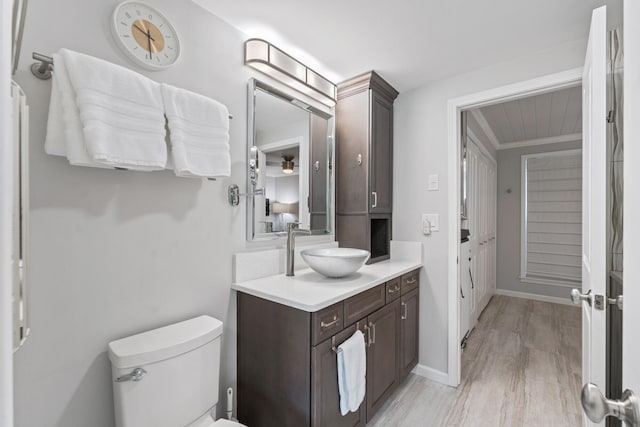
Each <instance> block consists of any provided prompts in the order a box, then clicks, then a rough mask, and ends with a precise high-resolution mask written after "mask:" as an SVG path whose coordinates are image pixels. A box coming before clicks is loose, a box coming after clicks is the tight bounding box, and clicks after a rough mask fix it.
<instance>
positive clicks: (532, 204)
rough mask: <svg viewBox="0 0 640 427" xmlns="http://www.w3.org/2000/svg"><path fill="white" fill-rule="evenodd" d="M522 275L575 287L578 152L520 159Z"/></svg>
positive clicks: (579, 214)
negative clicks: (523, 227) (521, 178)
mask: <svg viewBox="0 0 640 427" xmlns="http://www.w3.org/2000/svg"><path fill="white" fill-rule="evenodd" d="M523 169H524V170H523V172H524V176H523V181H524V182H525V183H526V191H523V197H524V200H523V205H524V206H523V208H524V211H525V212H526V215H525V220H524V221H523V226H525V227H526V228H525V230H524V232H523V233H522V234H523V237H524V238H525V239H526V242H525V244H524V245H523V246H524V248H525V251H523V252H524V253H523V256H525V257H526V258H525V259H524V260H523V261H522V266H523V268H524V269H525V271H524V272H523V273H524V274H523V277H524V278H528V279H541V280H542V281H545V282H546V281H549V282H558V284H560V285H562V284H568V285H573V284H577V283H580V281H581V277H582V265H581V256H582V152H581V150H570V151H558V152H553V153H543V154H539V155H538V154H536V155H528V156H523Z"/></svg>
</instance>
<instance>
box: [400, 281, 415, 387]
mask: <svg viewBox="0 0 640 427" xmlns="http://www.w3.org/2000/svg"><path fill="white" fill-rule="evenodd" d="M418 298H419V294H418V290H417V289H416V290H414V291H411V292H409V293H407V294H406V295H402V297H401V298H400V381H402V380H404V379H405V378H406V377H407V375H409V373H410V372H411V370H412V369H413V368H414V367H415V366H416V365H417V364H418V336H419V335H418V334H419V327H418V324H419V322H418Z"/></svg>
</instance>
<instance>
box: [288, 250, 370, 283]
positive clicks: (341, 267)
mask: <svg viewBox="0 0 640 427" xmlns="http://www.w3.org/2000/svg"><path fill="white" fill-rule="evenodd" d="M300 255H302V259H304V261H305V262H306V263H307V264H308V265H309V267H311V268H312V269H313V270H314V271H316V272H318V273H320V274H322V275H323V276H327V277H344V276H348V275H349V274H351V273H355V272H356V271H358V270H359V269H360V267H362V266H363V265H364V263H365V262H367V260H368V259H369V256H370V255H371V253H370V252H369V251H365V250H363V249H354V248H325V249H305V250H303V251H301V252H300Z"/></svg>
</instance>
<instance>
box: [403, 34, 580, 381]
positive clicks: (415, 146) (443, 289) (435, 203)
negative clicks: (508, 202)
mask: <svg viewBox="0 0 640 427" xmlns="http://www.w3.org/2000/svg"><path fill="white" fill-rule="evenodd" d="M585 46H586V41H585V40H577V41H575V42H571V43H568V44H564V45H560V46H558V47H557V48H554V49H553V50H549V51H545V52H539V53H535V54H529V55H527V56H523V57H522V58H520V59H518V60H514V61H510V62H506V63H502V64H497V65H494V66H491V67H487V68H483V69H480V70H477V71H474V72H471V73H466V74H463V75H459V76H456V77H453V78H450V79H446V80H443V81H439V82H435V83H433V84H429V85H426V86H424V87H421V88H418V89H415V90H412V91H409V92H404V93H401V94H400V96H399V97H398V99H397V100H396V102H395V104H394V118H395V119H394V120H395V121H394V176H393V191H394V207H393V212H394V214H393V238H394V239H397V240H414V241H421V242H423V243H424V249H425V250H424V254H425V255H424V264H425V268H424V269H423V272H422V274H421V279H420V280H421V290H420V364H422V365H425V366H426V367H428V368H431V369H435V370H437V371H440V372H444V373H446V372H447V316H448V313H447V287H448V286H455V284H449V283H447V280H448V279H447V265H448V260H447V254H448V253H449V249H448V248H449V245H450V244H457V243H458V242H449V241H447V235H448V234H447V232H446V230H448V227H450V226H453V227H457V226H458V221H456V223H455V224H449V221H448V216H449V212H448V206H447V197H448V192H449V191H458V190H457V189H456V188H449V184H448V182H447V173H448V171H447V161H446V159H447V101H448V100H450V99H452V98H456V97H460V96H464V95H468V94H472V93H475V92H480V91H483V90H488V89H491V88H495V87H499V86H503V85H507V84H511V83H516V82H520V81H524V80H528V79H532V78H535V77H539V76H543V75H547V74H552V73H556V72H559V71H563V70H568V69H572V68H575V67H578V66H581V65H582V63H583V58H584V52H585ZM434 66H437V65H434ZM430 174H438V175H439V177H440V190H439V191H427V182H428V176H429V175H430ZM422 213H437V214H440V230H441V231H439V232H434V233H432V234H431V235H430V236H424V235H423V234H422V232H421V226H420V222H421V214H422Z"/></svg>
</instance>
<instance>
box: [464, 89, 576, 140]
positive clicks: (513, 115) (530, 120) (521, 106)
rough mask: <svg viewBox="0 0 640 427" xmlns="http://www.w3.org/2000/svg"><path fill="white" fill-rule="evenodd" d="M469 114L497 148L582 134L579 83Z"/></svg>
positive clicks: (471, 126)
mask: <svg viewBox="0 0 640 427" xmlns="http://www.w3.org/2000/svg"><path fill="white" fill-rule="evenodd" d="M471 115H472V116H473V119H474V120H475V122H476V123H477V124H478V125H479V127H480V128H481V130H482V133H483V134H484V136H485V137H486V138H487V139H488V140H489V141H490V142H491V143H492V144H493V145H494V146H495V147H496V148H498V149H500V148H513V147H518V146H526V145H539V144H545V143H546V144H548V143H554V142H564V141H575V140H578V139H581V134H582V86H574V87H569V88H566V89H562V90H558V91H554V92H548V93H543V94H540V95H535V96H530V97H527V98H520V99H517V100H514V101H509V102H503V103H500V104H493V105H489V106H487V107H482V108H479V109H475V110H471ZM470 128H472V131H474V132H475V129H474V126H473V125H472V124H470Z"/></svg>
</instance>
